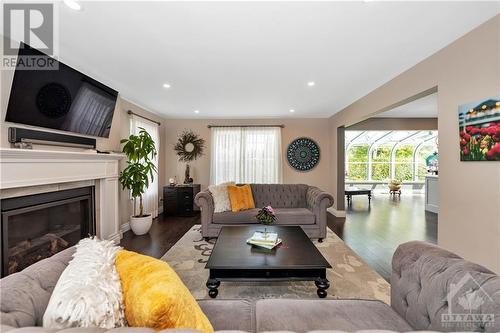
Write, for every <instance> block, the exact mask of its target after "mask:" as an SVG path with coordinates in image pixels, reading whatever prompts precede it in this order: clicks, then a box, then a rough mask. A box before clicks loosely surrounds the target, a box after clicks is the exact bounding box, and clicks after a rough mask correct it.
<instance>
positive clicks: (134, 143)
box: [119, 127, 157, 235]
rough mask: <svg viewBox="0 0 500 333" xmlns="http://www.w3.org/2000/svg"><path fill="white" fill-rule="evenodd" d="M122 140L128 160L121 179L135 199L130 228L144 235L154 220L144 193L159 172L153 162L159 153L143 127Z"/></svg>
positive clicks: (124, 186)
mask: <svg viewBox="0 0 500 333" xmlns="http://www.w3.org/2000/svg"><path fill="white" fill-rule="evenodd" d="M120 142H121V143H122V144H123V149H122V151H123V153H124V154H125V155H126V156H127V158H128V161H127V166H126V167H125V169H124V170H123V171H122V172H121V173H120V178H119V181H120V183H121V184H122V188H123V189H127V190H129V191H130V195H131V196H132V199H133V200H134V215H132V216H131V217H130V228H131V229H132V231H133V232H134V233H135V234H136V235H143V234H145V233H147V232H148V231H149V228H150V227H151V223H152V221H153V219H152V216H151V214H145V213H144V207H143V204H142V195H143V194H144V192H146V189H147V188H148V186H149V184H150V182H152V181H153V179H154V174H155V173H157V169H156V165H155V164H154V162H153V160H154V158H155V157H156V154H157V152H156V147H155V142H154V140H153V139H152V138H151V136H150V135H149V133H148V132H146V130H145V129H144V128H142V127H139V134H138V135H133V134H132V135H130V136H129V137H128V138H127V139H123V140H121V141H120ZM137 199H139V212H137Z"/></svg>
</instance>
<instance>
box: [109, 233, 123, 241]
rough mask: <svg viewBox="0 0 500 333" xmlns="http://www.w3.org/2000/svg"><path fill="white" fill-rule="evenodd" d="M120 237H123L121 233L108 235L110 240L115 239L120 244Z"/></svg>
mask: <svg viewBox="0 0 500 333" xmlns="http://www.w3.org/2000/svg"><path fill="white" fill-rule="evenodd" d="M120 239H122V234H121V233H116V234H113V235H111V236H109V237H108V240H110V241H113V243H115V244H120Z"/></svg>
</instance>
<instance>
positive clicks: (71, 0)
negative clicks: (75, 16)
mask: <svg viewBox="0 0 500 333" xmlns="http://www.w3.org/2000/svg"><path fill="white" fill-rule="evenodd" d="M64 4H65V5H66V6H68V7H69V8H71V9H73V10H82V5H81V4H80V2H79V1H77V0H64Z"/></svg>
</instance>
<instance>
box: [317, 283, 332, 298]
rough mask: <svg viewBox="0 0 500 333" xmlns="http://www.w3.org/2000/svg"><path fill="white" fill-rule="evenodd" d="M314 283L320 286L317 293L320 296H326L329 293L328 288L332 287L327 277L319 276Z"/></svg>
mask: <svg viewBox="0 0 500 333" xmlns="http://www.w3.org/2000/svg"><path fill="white" fill-rule="evenodd" d="M314 283H315V284H316V287H317V288H318V290H317V293H318V296H319V298H325V297H326V295H327V292H326V290H327V289H328V288H330V282H329V281H328V280H327V279H326V278H317V279H316V280H315V281H314Z"/></svg>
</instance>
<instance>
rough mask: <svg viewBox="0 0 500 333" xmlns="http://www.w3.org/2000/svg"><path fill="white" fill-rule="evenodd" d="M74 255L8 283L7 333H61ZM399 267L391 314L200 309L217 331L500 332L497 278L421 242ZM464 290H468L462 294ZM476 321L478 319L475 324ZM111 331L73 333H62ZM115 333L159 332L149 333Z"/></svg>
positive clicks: (316, 303) (341, 303)
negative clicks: (60, 301) (55, 311)
mask: <svg viewBox="0 0 500 333" xmlns="http://www.w3.org/2000/svg"><path fill="white" fill-rule="evenodd" d="M72 253H73V250H72V249H68V250H66V251H64V252H61V253H59V254H57V255H55V256H53V257H51V258H49V259H45V260H43V261H40V262H38V263H37V264H35V265H33V266H30V267H28V268H27V269H25V270H24V271H22V272H19V273H16V274H13V275H10V276H8V277H6V278H3V279H2V280H1V281H0V285H1V287H0V288H1V289H0V291H1V294H0V296H1V297H0V310H1V312H0V325H1V327H0V331H1V332H2V333H4V332H9V333H55V332H56V331H57V330H50V329H43V328H41V327H40V326H41V324H42V318H43V314H44V312H45V308H46V307H47V303H48V301H49V298H50V295H51V292H52V290H53V288H54V286H55V284H56V282H57V279H58V278H59V275H60V274H61V273H62V271H63V270H64V268H65V267H66V265H67V263H68V261H69V259H70V258H71V255H72ZM392 264H393V271H392V276H391V306H389V305H387V304H385V303H382V302H379V301H373V300H320V299H310V300H306V299H260V300H245V299H237V300H224V299H218V300H211V299H206V300H199V301H198V302H199V304H200V306H201V308H202V309H203V311H204V312H205V314H206V315H207V317H208V318H209V320H210V322H211V323H212V325H213V326H214V329H215V330H216V331H222V330H229V331H244V332H277V331H289V332H290V331H291V332H310V331H320V330H321V331H322V333H328V332H331V333H333V332H334V331H335V332H340V331H347V332H354V331H361V330H363V332H365V333H367V332H372V331H371V330H373V332H379V333H380V332H386V331H397V332H406V331H413V330H419V331H422V330H426V331H427V330H435V331H469V330H470V331H475V330H485V331H488V332H498V331H500V277H499V276H497V275H495V274H494V273H493V272H491V271H489V270H487V269H485V268H484V267H481V266H479V265H476V264H473V263H471V262H468V261H466V260H463V259H462V258H460V257H458V256H457V255H455V254H453V253H451V252H448V251H446V250H443V249H441V248H439V247H437V246H434V245H430V244H426V243H423V242H416V241H414V242H409V243H406V244H403V245H401V246H400V247H399V248H398V249H397V250H396V253H395V254H394V257H393V262H392ZM331 282H332V283H335V281H331ZM457 286H459V287H463V288H462V289H460V290H459V291H458V292H457V291H456V287H457ZM471 292H476V293H479V295H476V302H474V304H473V305H474V306H473V307H470V309H468V310H464V308H463V307H464V305H465V307H467V302H464V296H466V295H469V296H470V295H471ZM450 296H451V297H450ZM478 298H479V299H480V302H477V299H478ZM465 299H469V300H470V299H471V298H470V297H469V298H468V297H466V298H465ZM469 314H470V315H473V317H472V318H470V317H468V315H469ZM454 315H455V316H457V315H458V316H461V315H465V316H466V317H453V316H454ZM488 318H489V319H493V322H491V321H488ZM106 331H107V330H105V329H99V328H73V329H66V330H62V331H59V332H64V333H103V332H106ZM111 331H112V332H113V333H145V332H146V333H153V332H154V331H153V330H151V329H147V328H118V329H113V330H111ZM169 332H177V333H184V332H186V330H170V331H169Z"/></svg>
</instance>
